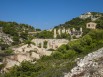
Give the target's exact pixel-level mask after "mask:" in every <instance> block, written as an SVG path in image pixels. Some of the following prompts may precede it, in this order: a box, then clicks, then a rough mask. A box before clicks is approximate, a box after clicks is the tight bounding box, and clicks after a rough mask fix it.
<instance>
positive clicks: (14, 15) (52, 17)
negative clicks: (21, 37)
mask: <svg viewBox="0 0 103 77" xmlns="http://www.w3.org/2000/svg"><path fill="white" fill-rule="evenodd" d="M89 11H94V12H103V0H0V20H1V21H15V22H18V23H25V24H29V25H32V26H34V27H36V28H41V29H49V28H52V27H54V26H57V25H59V24H62V23H64V22H66V21H68V20H70V19H72V18H74V17H77V16H79V15H80V14H83V13H85V12H89Z"/></svg>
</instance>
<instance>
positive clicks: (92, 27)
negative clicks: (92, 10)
mask: <svg viewBox="0 0 103 77" xmlns="http://www.w3.org/2000/svg"><path fill="white" fill-rule="evenodd" d="M96 25H97V24H96V23H94V22H89V23H87V24H86V28H89V29H96Z"/></svg>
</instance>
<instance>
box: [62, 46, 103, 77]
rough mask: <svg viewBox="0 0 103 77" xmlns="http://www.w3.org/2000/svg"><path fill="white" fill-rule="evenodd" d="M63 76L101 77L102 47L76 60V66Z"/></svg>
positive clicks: (102, 69) (102, 65)
mask: <svg viewBox="0 0 103 77" xmlns="http://www.w3.org/2000/svg"><path fill="white" fill-rule="evenodd" d="M64 77H103V48H101V49H99V50H97V51H95V52H93V53H90V54H88V55H87V56H85V57H84V59H80V60H79V61H77V66H76V67H74V68H73V69H72V70H71V72H69V73H67V74H66V75H65V76H64Z"/></svg>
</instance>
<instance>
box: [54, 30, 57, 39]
mask: <svg viewBox="0 0 103 77" xmlns="http://www.w3.org/2000/svg"><path fill="white" fill-rule="evenodd" d="M56 37H57V34H56V29H54V38H56Z"/></svg>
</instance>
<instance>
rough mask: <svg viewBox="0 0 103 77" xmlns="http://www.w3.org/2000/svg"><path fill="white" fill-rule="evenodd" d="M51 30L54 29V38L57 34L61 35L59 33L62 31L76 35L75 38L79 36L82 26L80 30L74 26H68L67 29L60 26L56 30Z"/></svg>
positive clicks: (81, 32)
mask: <svg viewBox="0 0 103 77" xmlns="http://www.w3.org/2000/svg"><path fill="white" fill-rule="evenodd" d="M53 31H54V38H57V35H60V36H61V34H64V33H65V34H70V35H71V37H72V36H76V37H77V38H79V37H81V36H82V34H83V30H82V27H81V28H80V30H76V29H75V28H72V29H70V28H68V29H65V28H63V29H61V28H59V29H58V30H57V29H54V30H53Z"/></svg>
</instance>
